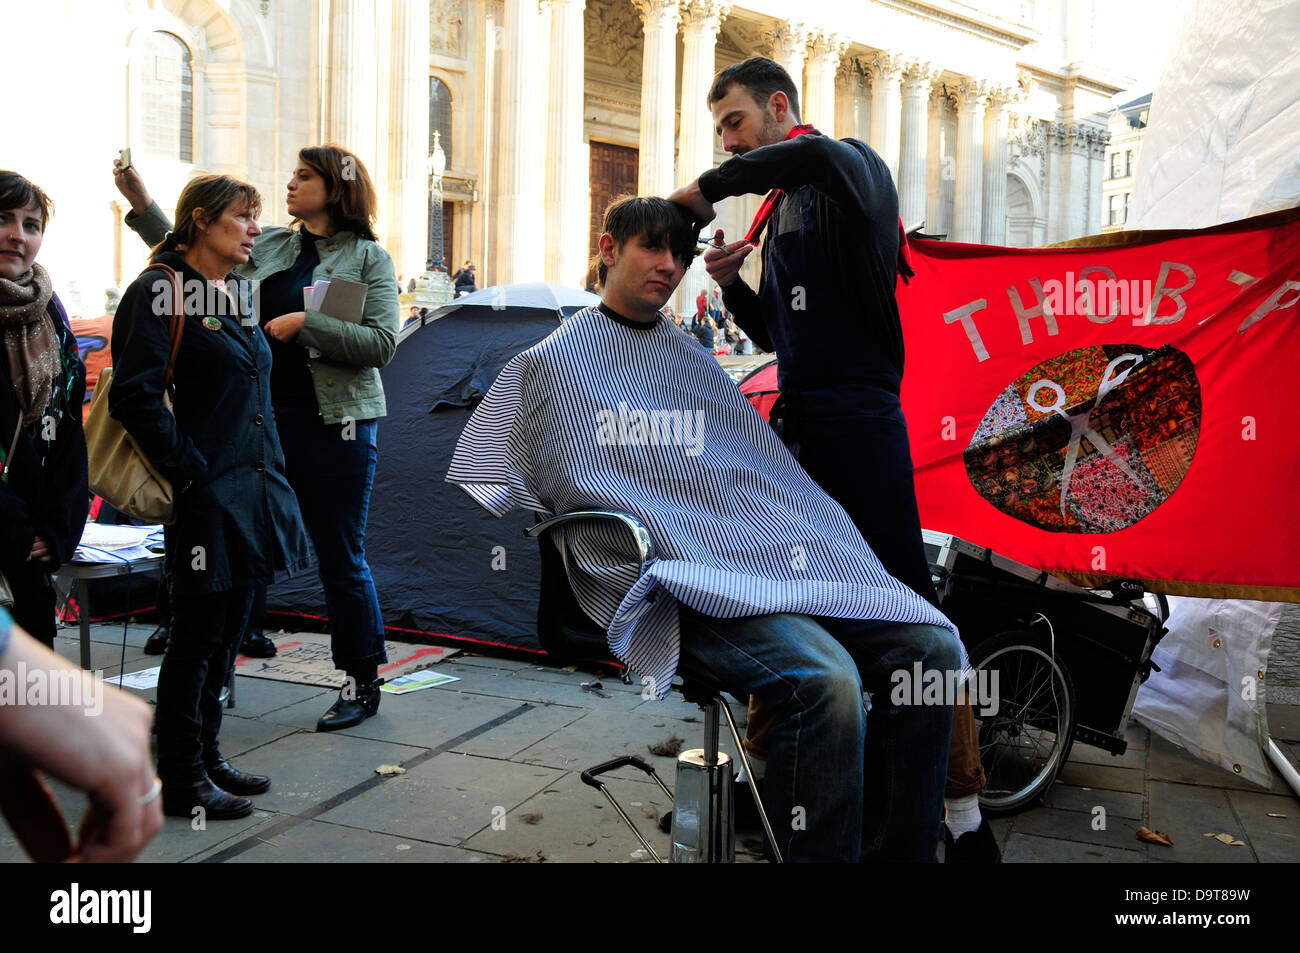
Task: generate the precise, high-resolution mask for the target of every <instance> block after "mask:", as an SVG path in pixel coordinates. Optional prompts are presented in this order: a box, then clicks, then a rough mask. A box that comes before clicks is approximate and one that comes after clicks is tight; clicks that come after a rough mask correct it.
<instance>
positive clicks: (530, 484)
mask: <svg viewBox="0 0 1300 953" xmlns="http://www.w3.org/2000/svg"><path fill="white" fill-rule="evenodd" d="M695 232H696V229H695V228H694V227H693V224H692V223H691V222H690V221H689V219H688V218H687V217H686V214H685V213H684V212H683V211H682V210H681V209H680V207H679V206H676V205H673V204H671V203H669V202H667V201H666V200H664V199H657V198H626V199H620V200H619V201H617V202H615V203H614V204H613V205H611V206H610V207H609V209H608V211H607V212H606V214H605V227H604V234H603V235H601V237H600V263H599V265H598V266H597V274H598V278H599V281H600V284H601V286H602V298H603V300H602V303H601V304H600V306H599V307H596V308H588V309H586V310H584V311H580V312H578V313H577V314H575V315H573V317H571V318H569V319H568V320H567V321H566V322H565V323H564V325H563V326H562V327H560V328H559V329H558V330H556V331H555V333H553V334H552V335H551V336H550V337H548V338H546V339H545V340H544V341H542V342H540V343H539V344H536V345H534V346H533V347H531V348H529V349H528V350H527V351H524V352H523V353H522V354H520V355H518V356H517V357H515V358H514V359H513V360H512V361H510V362H509V363H508V364H507V365H506V366H505V368H504V369H502V371H501V374H500V375H499V376H498V378H497V380H496V383H495V384H493V386H492V388H491V390H490V391H489V392H488V395H487V396H486V397H485V398H484V400H483V402H482V403H481V404H480V405H479V407H478V409H477V410H476V411H475V413H474V415H473V417H472V418H471V419H470V421H469V423H468V425H466V427H465V431H464V433H462V434H461V437H460V442H459V443H458V444H457V447H456V453H455V455H454V457H453V459H452V464H451V468H450V470H449V471H448V473H447V480H448V481H450V482H452V483H456V484H459V485H460V486H461V487H462V488H463V489H464V490H465V491H466V492H468V493H469V494H470V495H471V496H472V497H473V498H474V499H475V500H477V501H478V502H479V503H480V504H482V505H483V506H484V507H485V508H487V509H488V510H489V511H490V512H492V513H494V514H495V515H497V516H500V515H502V514H504V513H505V512H507V511H508V510H510V509H511V508H512V507H515V506H522V507H525V508H527V509H530V510H533V511H535V512H537V513H541V514H545V515H552V514H559V513H569V512H573V511H575V510H581V509H610V510H621V511H624V512H628V513H631V514H633V515H634V516H636V517H637V518H638V519H640V520H641V521H642V522H643V523H645V524H646V525H647V526H648V527H649V529H650V532H651V535H652V536H653V538H654V541H655V545H656V548H657V550H658V558H657V559H655V560H654V561H652V562H651V563H649V564H648V565H647V566H646V567H645V569H644V571H643V572H639V571H638V566H637V564H636V563H635V562H634V561H630V557H629V549H630V546H629V542H630V541H629V540H628V539H626V538H625V533H626V530H624V529H623V528H622V527H617V526H612V525H609V524H608V523H606V522H605V521H575V522H571V523H569V524H567V525H565V526H564V527H562V528H560V529H557V530H555V531H556V532H562V533H563V534H564V539H565V543H566V545H567V547H568V552H569V557H570V558H569V560H568V566H567V570H568V573H569V582H570V585H571V586H572V588H573V591H574V595H575V596H576V597H577V600H578V602H579V604H580V605H581V606H582V608H583V611H584V612H586V614H587V615H589V616H590V617H591V618H592V619H594V620H596V621H597V622H598V623H600V624H601V625H602V626H604V627H605V628H606V630H607V632H608V638H609V646H610V649H611V651H612V652H613V653H614V654H615V655H616V656H617V657H618V658H620V659H622V660H623V661H624V662H626V663H627V665H628V666H629V667H630V668H631V669H632V670H633V671H634V672H636V673H638V674H639V675H642V676H645V677H646V679H647V680H645V681H644V683H645V684H648V685H650V686H651V688H652V689H653V690H654V691H655V693H656V695H658V696H659V697H660V698H662V697H664V696H665V695H667V693H668V690H669V687H670V684H671V681H672V678H673V674H674V672H675V671H676V669H677V664H678V660H679V658H680V657H681V656H685V657H686V658H688V659H690V660H691V661H692V662H694V663H696V664H698V665H700V666H702V667H704V668H706V669H708V670H709V671H711V672H712V673H713V674H714V675H715V676H717V677H718V679H719V680H721V681H722V683H723V684H724V685H726V687H727V690H728V691H730V692H732V693H733V694H736V695H738V696H739V697H741V698H743V697H745V696H746V695H748V694H752V695H754V696H756V697H757V698H758V699H759V700H760V701H761V702H762V703H763V704H764V705H765V706H768V707H770V708H771V710H772V711H774V712H776V713H777V715H776V718H775V722H774V724H773V725H772V727H771V730H770V736H769V760H768V767H767V775H766V778H765V781H764V794H765V798H764V799H765V801H766V802H767V804H768V807H769V810H770V811H771V819H772V824H773V828H774V831H775V834H776V840H777V846H779V847H780V849H781V852H782V854H783V855H784V856H785V857H786V858H788V859H790V860H807V861H833V860H839V861H854V860H859V859H885V860H909V861H932V860H934V859H935V854H936V850H937V847H938V836H939V830H940V817H941V813H942V805H943V792H944V778H945V770H946V767H947V761H948V740H949V736H950V731H951V724H952V704H951V700H948V703H947V704H943V703H938V704H915V705H893V704H891V698H890V696H891V691H890V687H891V673H893V672H894V671H896V670H904V671H907V672H909V673H910V672H911V671H912V670H913V666H914V664H919V665H920V666H921V669H922V670H923V671H926V672H930V671H934V672H938V673H941V674H942V675H943V676H945V681H949V679H947V678H946V676H947V673H949V672H960V671H963V670H964V669H965V668H966V662H965V654H964V652H963V651H962V650H961V647H960V643H959V642H958V640H957V637H956V633H955V629H954V628H953V625H952V623H951V622H949V621H948V620H947V619H946V618H945V617H944V616H943V614H942V613H941V612H939V610H938V609H936V608H935V607H934V606H932V605H930V604H929V603H928V602H926V601H925V600H924V599H922V598H921V597H920V596H918V595H917V594H916V593H915V592H914V591H912V590H911V589H910V588H908V587H907V586H905V585H903V584H902V583H901V582H899V581H898V580H896V579H894V578H893V577H891V576H890V575H889V574H888V573H886V572H885V570H884V568H883V567H882V566H881V565H880V561H879V560H878V559H877V558H876V557H875V555H874V554H873V553H872V552H871V549H870V548H869V547H868V546H867V545H866V543H865V542H863V540H862V535H861V534H860V533H859V532H858V531H857V529H856V528H855V527H854V525H853V523H852V521H851V520H850V519H849V517H848V515H847V514H846V513H845V512H844V510H843V509H842V508H841V507H840V506H839V504H837V503H836V502H835V501H834V500H832V499H831V498H830V497H829V496H827V495H826V494H825V493H824V492H823V491H822V490H821V489H820V488H819V487H818V486H817V484H816V483H814V482H813V481H812V479H811V478H810V477H809V476H808V475H807V474H806V473H805V472H804V471H803V469H802V468H800V466H799V464H798V463H797V462H796V461H795V459H794V457H792V456H791V455H790V453H789V452H788V451H787V450H786V449H785V447H784V446H783V445H782V444H781V441H780V440H779V439H778V437H777V436H776V434H775V433H774V432H773V431H772V429H771V428H770V427H769V426H768V424H767V422H766V421H764V420H763V419H762V418H761V417H760V416H759V415H758V414H757V413H756V412H755V411H754V409H753V408H752V407H751V406H750V404H749V402H748V401H747V400H746V399H745V397H744V396H743V395H742V394H741V393H740V390H739V389H738V388H737V387H736V385H735V384H734V383H733V382H732V381H731V379H730V378H729V377H728V376H727V374H726V373H725V372H724V371H723V370H722V368H721V367H720V366H719V365H718V363H717V361H716V360H715V359H714V357H713V356H712V355H711V354H709V353H707V352H705V351H704V350H703V349H702V348H700V347H699V346H698V344H696V343H695V342H694V341H693V340H692V339H691V338H690V336H689V335H687V334H686V333H685V332H684V331H682V330H681V329H680V328H678V327H677V326H676V325H674V324H673V323H672V322H671V321H667V320H665V319H664V318H663V317H662V316H661V315H660V313H659V309H660V308H662V307H663V305H664V304H665V302H667V300H668V298H669V297H670V296H671V295H672V293H673V291H674V289H675V288H676V287H677V284H678V282H680V281H681V279H682V276H683V274H684V273H685V270H686V267H687V265H688V264H689V263H690V260H691V258H692V257H693V256H694V254H695ZM864 690H865V691H867V692H870V693H871V694H872V703H871V712H870V715H868V714H867V713H866V712H865V711H864V706H863V700H862V693H863V691H864Z"/></svg>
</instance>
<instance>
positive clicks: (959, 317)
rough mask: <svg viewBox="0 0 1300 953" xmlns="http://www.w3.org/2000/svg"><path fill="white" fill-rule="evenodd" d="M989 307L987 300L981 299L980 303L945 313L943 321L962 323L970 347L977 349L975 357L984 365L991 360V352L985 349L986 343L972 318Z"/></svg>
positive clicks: (973, 302)
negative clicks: (977, 312)
mask: <svg viewBox="0 0 1300 953" xmlns="http://www.w3.org/2000/svg"><path fill="white" fill-rule="evenodd" d="M988 306H989V302H988V299H987V298H980V299H979V300H978V301H972V302H971V303H970V304H964V305H962V306H961V307H960V308H957V309H956V310H953V311H945V312H944V315H943V321H944V323H945V324H952V323H953V322H954V321H960V322H961V326H962V327H963V328H965V329H966V337H967V338H969V339H970V346H971V347H972V348H974V349H975V357H976V358H977V359H978V360H979V361H980V362H981V363H982V362H984V361H987V360H988V359H989V352H988V351H987V350H985V348H984V341H983V340H982V339H981V338H980V333H979V331H977V330H976V329H975V321H974V319H973V318H972V317H971V316H972V315H973V314H974V313H975V312H976V311H983V310H984V309H985V308H987V307H988Z"/></svg>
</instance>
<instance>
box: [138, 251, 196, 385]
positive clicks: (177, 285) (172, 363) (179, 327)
mask: <svg viewBox="0 0 1300 953" xmlns="http://www.w3.org/2000/svg"><path fill="white" fill-rule="evenodd" d="M151 271H161V272H162V273H163V274H165V275H166V276H167V277H168V278H169V279H170V280H171V285H172V316H171V327H170V328H168V331H167V338H168V340H169V341H170V343H171V353H170V354H169V355H168V356H167V370H166V371H165V372H164V373H163V387H164V388H165V389H166V390H168V391H170V392H172V399H173V400H174V399H175V396H176V395H175V390H176V388H175V385H174V384H173V383H172V376H173V372H174V370H175V367H176V355H177V354H178V353H179V352H180V349H181V335H182V334H184V333H185V296H184V294H183V293H182V292H181V279H180V276H179V275H177V274H176V269H175V268H173V267H172V266H171V265H164V264H161V263H158V262H155V263H154V264H152V265H150V266H149V267H147V268H146V269H145V270H144V271H142V272H140V277H141V278H143V277H144V276H145V275H146V274H148V273H149V272H151Z"/></svg>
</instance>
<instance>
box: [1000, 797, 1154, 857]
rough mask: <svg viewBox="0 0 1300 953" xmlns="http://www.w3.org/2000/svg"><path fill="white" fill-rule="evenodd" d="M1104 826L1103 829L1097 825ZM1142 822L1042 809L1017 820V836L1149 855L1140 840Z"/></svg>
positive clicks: (1106, 815) (1110, 815)
mask: <svg viewBox="0 0 1300 953" xmlns="http://www.w3.org/2000/svg"><path fill="white" fill-rule="evenodd" d="M1099 823H1100V824H1104V825H1105V826H1104V827H1102V828H1101V829H1098V828H1097V825H1098V824H1099ZM1141 826H1142V821H1141V820H1140V819H1139V820H1134V819H1132V818H1127V817H1119V816H1118V815H1114V814H1110V813H1109V812H1107V813H1106V814H1105V815H1104V816H1101V815H1095V814H1093V813H1092V812H1090V811H1089V812H1084V811H1064V810H1059V809H1056V808H1050V807H1042V808H1038V809H1037V810H1033V811H1026V812H1025V813H1024V814H1022V815H1021V816H1020V817H1018V818H1017V819H1016V833H1017V834H1029V835H1034V836H1038V837H1056V838H1059V839H1061V840H1068V841H1072V842H1074V843H1076V844H1094V845H1097V846H1099V847H1112V848H1115V849H1117V850H1130V851H1135V852H1137V853H1138V854H1141V855H1144V856H1145V854H1146V853H1147V851H1146V845H1145V844H1144V843H1143V842H1142V841H1139V840H1138V839H1137V829H1138V828H1139V827H1141Z"/></svg>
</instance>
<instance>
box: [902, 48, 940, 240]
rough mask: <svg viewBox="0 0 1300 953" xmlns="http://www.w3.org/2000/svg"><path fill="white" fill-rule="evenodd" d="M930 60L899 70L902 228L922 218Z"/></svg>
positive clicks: (933, 71)
mask: <svg viewBox="0 0 1300 953" xmlns="http://www.w3.org/2000/svg"><path fill="white" fill-rule="evenodd" d="M939 72H940V71H939V70H938V69H937V68H935V67H934V66H932V65H931V64H930V63H925V62H918V63H913V64H912V65H911V66H910V67H909V68H908V69H907V70H906V72H904V74H903V121H902V132H901V135H900V156H899V160H898V214H899V217H901V218H902V220H903V225H904V227H906V228H911V227H912V226H913V225H915V224H916V223H917V222H920V221H923V220H925V217H926V216H925V199H926V194H925V184H926V176H927V174H928V172H929V163H928V161H927V157H928V154H929V145H930V129H929V103H930V90H931V88H933V86H934V84H935V81H936V80H938V78H939Z"/></svg>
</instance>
